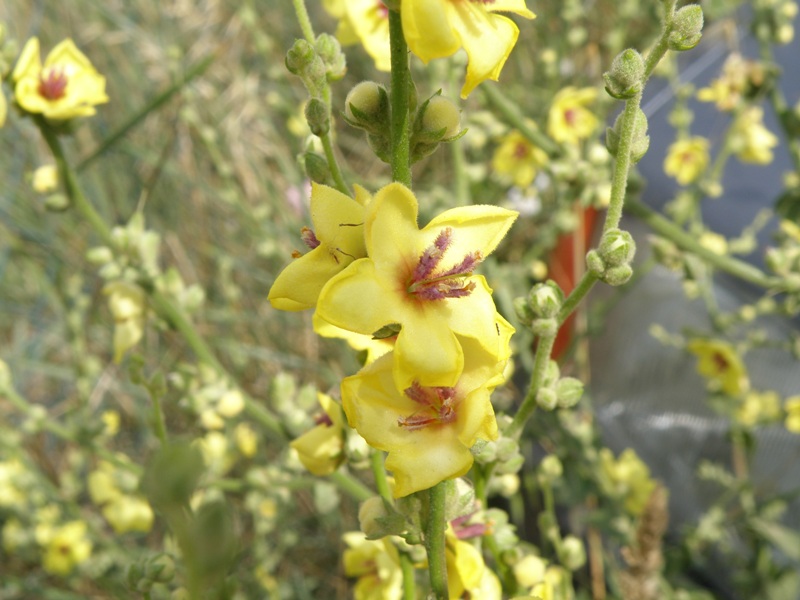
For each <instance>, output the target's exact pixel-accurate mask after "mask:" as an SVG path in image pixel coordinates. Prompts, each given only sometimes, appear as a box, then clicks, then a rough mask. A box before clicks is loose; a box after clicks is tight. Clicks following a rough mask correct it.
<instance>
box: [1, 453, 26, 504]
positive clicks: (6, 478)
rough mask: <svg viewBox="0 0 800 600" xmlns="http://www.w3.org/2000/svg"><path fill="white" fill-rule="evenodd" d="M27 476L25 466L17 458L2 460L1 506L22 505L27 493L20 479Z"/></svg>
mask: <svg viewBox="0 0 800 600" xmlns="http://www.w3.org/2000/svg"><path fill="white" fill-rule="evenodd" d="M24 476H25V467H24V466H23V465H22V463H21V462H20V461H19V460H17V459H13V460H9V461H3V462H0V507H5V508H10V507H13V506H22V505H23V504H24V503H25V494H24V493H23V490H21V489H20V488H19V484H18V481H19V480H20V479H22V478H23V477H24Z"/></svg>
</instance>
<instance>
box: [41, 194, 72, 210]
mask: <svg viewBox="0 0 800 600" xmlns="http://www.w3.org/2000/svg"><path fill="white" fill-rule="evenodd" d="M71 205H72V203H71V202H70V200H69V198H68V197H67V196H66V194H50V195H49V196H48V197H47V198H45V200H44V207H45V208H46V209H47V210H49V211H50V212H64V211H65V210H67V209H68V208H69V207H70V206H71Z"/></svg>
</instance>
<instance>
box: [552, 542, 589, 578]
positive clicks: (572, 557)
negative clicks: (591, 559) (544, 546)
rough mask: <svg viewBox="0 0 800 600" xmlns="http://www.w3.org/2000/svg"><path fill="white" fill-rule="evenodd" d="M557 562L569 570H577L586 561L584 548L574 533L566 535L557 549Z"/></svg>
mask: <svg viewBox="0 0 800 600" xmlns="http://www.w3.org/2000/svg"><path fill="white" fill-rule="evenodd" d="M558 562H560V563H561V564H562V565H563V566H564V567H565V568H566V569H568V570H570V571H577V570H578V569H580V568H581V567H582V566H583V565H584V564H585V563H586V550H585V549H584V547H583V542H581V541H580V540H579V539H578V538H576V537H575V536H574V535H568V536H567V537H565V538H564V539H563V540H562V542H561V547H560V548H559V549H558Z"/></svg>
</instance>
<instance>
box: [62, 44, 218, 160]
mask: <svg viewBox="0 0 800 600" xmlns="http://www.w3.org/2000/svg"><path fill="white" fill-rule="evenodd" d="M216 58H217V56H216V54H212V55H210V56H206V57H205V58H204V59H202V60H200V61H198V62H196V63H195V64H193V65H192V66H191V67H189V69H187V71H186V72H185V73H184V74H183V76H182V77H181V78H180V79H178V81H176V82H175V83H174V84H172V85H171V86H170V87H168V88H167V89H166V90H164V91H163V92H161V93H160V94H159V95H158V96H156V97H155V98H153V99H152V100H151V101H150V102H148V103H147V104H146V105H145V106H144V107H143V108H142V109H141V110H139V112H137V113H136V114H134V115H133V116H132V117H130V118H129V119H128V121H127V122H125V123H124V124H123V125H122V126H121V127H120V128H119V129H117V130H116V131H114V132H113V133H112V134H111V135H109V136H108V137H107V138H106V139H104V140H103V141H102V142H101V143H100V145H99V146H98V147H97V148H95V149H94V150H93V151H92V153H91V154H89V156H87V157H86V158H84V159H82V160H81V161H80V162H79V163H78V164H77V165H76V167H75V171H76V172H78V173H80V172H81V171H82V170H83V169H85V168H86V167H88V166H89V165H90V164H91V163H93V162H94V160H95V159H96V158H97V157H98V156H100V155H101V154H103V153H104V152H105V151H106V150H108V149H109V148H110V147H111V146H113V145H114V144H116V143H117V142H118V141H119V140H120V139H122V138H123V137H125V136H126V135H127V134H128V132H130V131H131V130H132V129H133V128H134V127H136V126H137V125H139V124H140V123H141V122H143V121H144V120H145V118H146V117H147V116H148V115H149V114H150V113H151V112H153V111H154V110H157V109H159V108H160V107H161V106H162V105H164V104H165V103H166V102H167V101H168V100H169V99H170V98H172V97H173V96H174V95H175V94H176V93H177V92H179V91H180V90H181V89H183V87H184V86H185V85H186V84H187V83H189V82H190V81H191V80H192V79H195V78H197V77H199V76H200V75H202V74H203V73H205V71H206V69H208V67H210V66H211V63H213V62H214V60H215V59H216Z"/></svg>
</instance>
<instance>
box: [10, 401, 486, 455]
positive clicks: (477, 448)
mask: <svg viewBox="0 0 800 600" xmlns="http://www.w3.org/2000/svg"><path fill="white" fill-rule="evenodd" d="M0 389H2V388H0ZM470 452H472V455H473V456H474V457H475V462H477V463H478V464H480V465H487V464H489V463H493V462H494V461H495V460H497V444H496V443H495V442H490V441H486V440H478V441H477V442H476V443H475V444H474V445H473V446H472V448H470Z"/></svg>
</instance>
